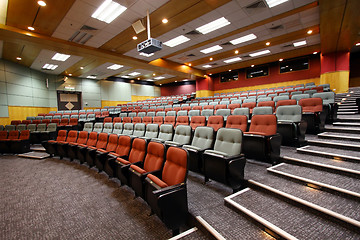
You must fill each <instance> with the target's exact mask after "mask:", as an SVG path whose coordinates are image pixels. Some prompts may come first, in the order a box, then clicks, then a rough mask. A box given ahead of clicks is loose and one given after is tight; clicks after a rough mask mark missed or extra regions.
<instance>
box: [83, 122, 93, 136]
mask: <svg viewBox="0 0 360 240" xmlns="http://www.w3.org/2000/svg"><path fill="white" fill-rule="evenodd" d="M92 130H93V123H91V122H87V123H85V124H84V128H83V131H87V132H89V133H90V132H92Z"/></svg>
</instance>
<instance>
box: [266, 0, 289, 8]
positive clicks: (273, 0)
mask: <svg viewBox="0 0 360 240" xmlns="http://www.w3.org/2000/svg"><path fill="white" fill-rule="evenodd" d="M265 1H266V3H267V5H268V6H269V8H272V7H275V6H277V5H280V4H282V3H284V2H287V1H289V0H265Z"/></svg>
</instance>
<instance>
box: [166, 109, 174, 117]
mask: <svg viewBox="0 0 360 240" xmlns="http://www.w3.org/2000/svg"><path fill="white" fill-rule="evenodd" d="M166 116H174V117H176V111H173V110H171V111H167V112H166Z"/></svg>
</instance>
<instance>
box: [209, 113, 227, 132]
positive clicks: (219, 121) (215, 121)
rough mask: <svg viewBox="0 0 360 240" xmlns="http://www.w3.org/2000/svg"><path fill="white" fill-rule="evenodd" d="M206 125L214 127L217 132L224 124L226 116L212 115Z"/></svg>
mask: <svg viewBox="0 0 360 240" xmlns="http://www.w3.org/2000/svg"><path fill="white" fill-rule="evenodd" d="M206 126H208V127H212V128H213V129H214V131H215V132H217V131H218V130H219V129H220V128H222V127H223V126H224V117H223V116H220V115H217V116H210V117H209V119H208V122H207V125H206Z"/></svg>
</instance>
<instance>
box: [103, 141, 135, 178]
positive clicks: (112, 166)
mask: <svg viewBox="0 0 360 240" xmlns="http://www.w3.org/2000/svg"><path fill="white" fill-rule="evenodd" d="M131 144H132V139H131V137H130V136H127V135H121V136H120V137H119V139H118V143H117V147H116V149H115V152H111V153H109V154H108V155H107V158H106V160H105V163H104V171H105V172H106V173H107V174H108V176H109V177H116V173H117V171H116V167H117V166H116V163H115V162H116V159H117V158H119V157H122V158H127V156H128V155H129V152H130V149H131Z"/></svg>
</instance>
